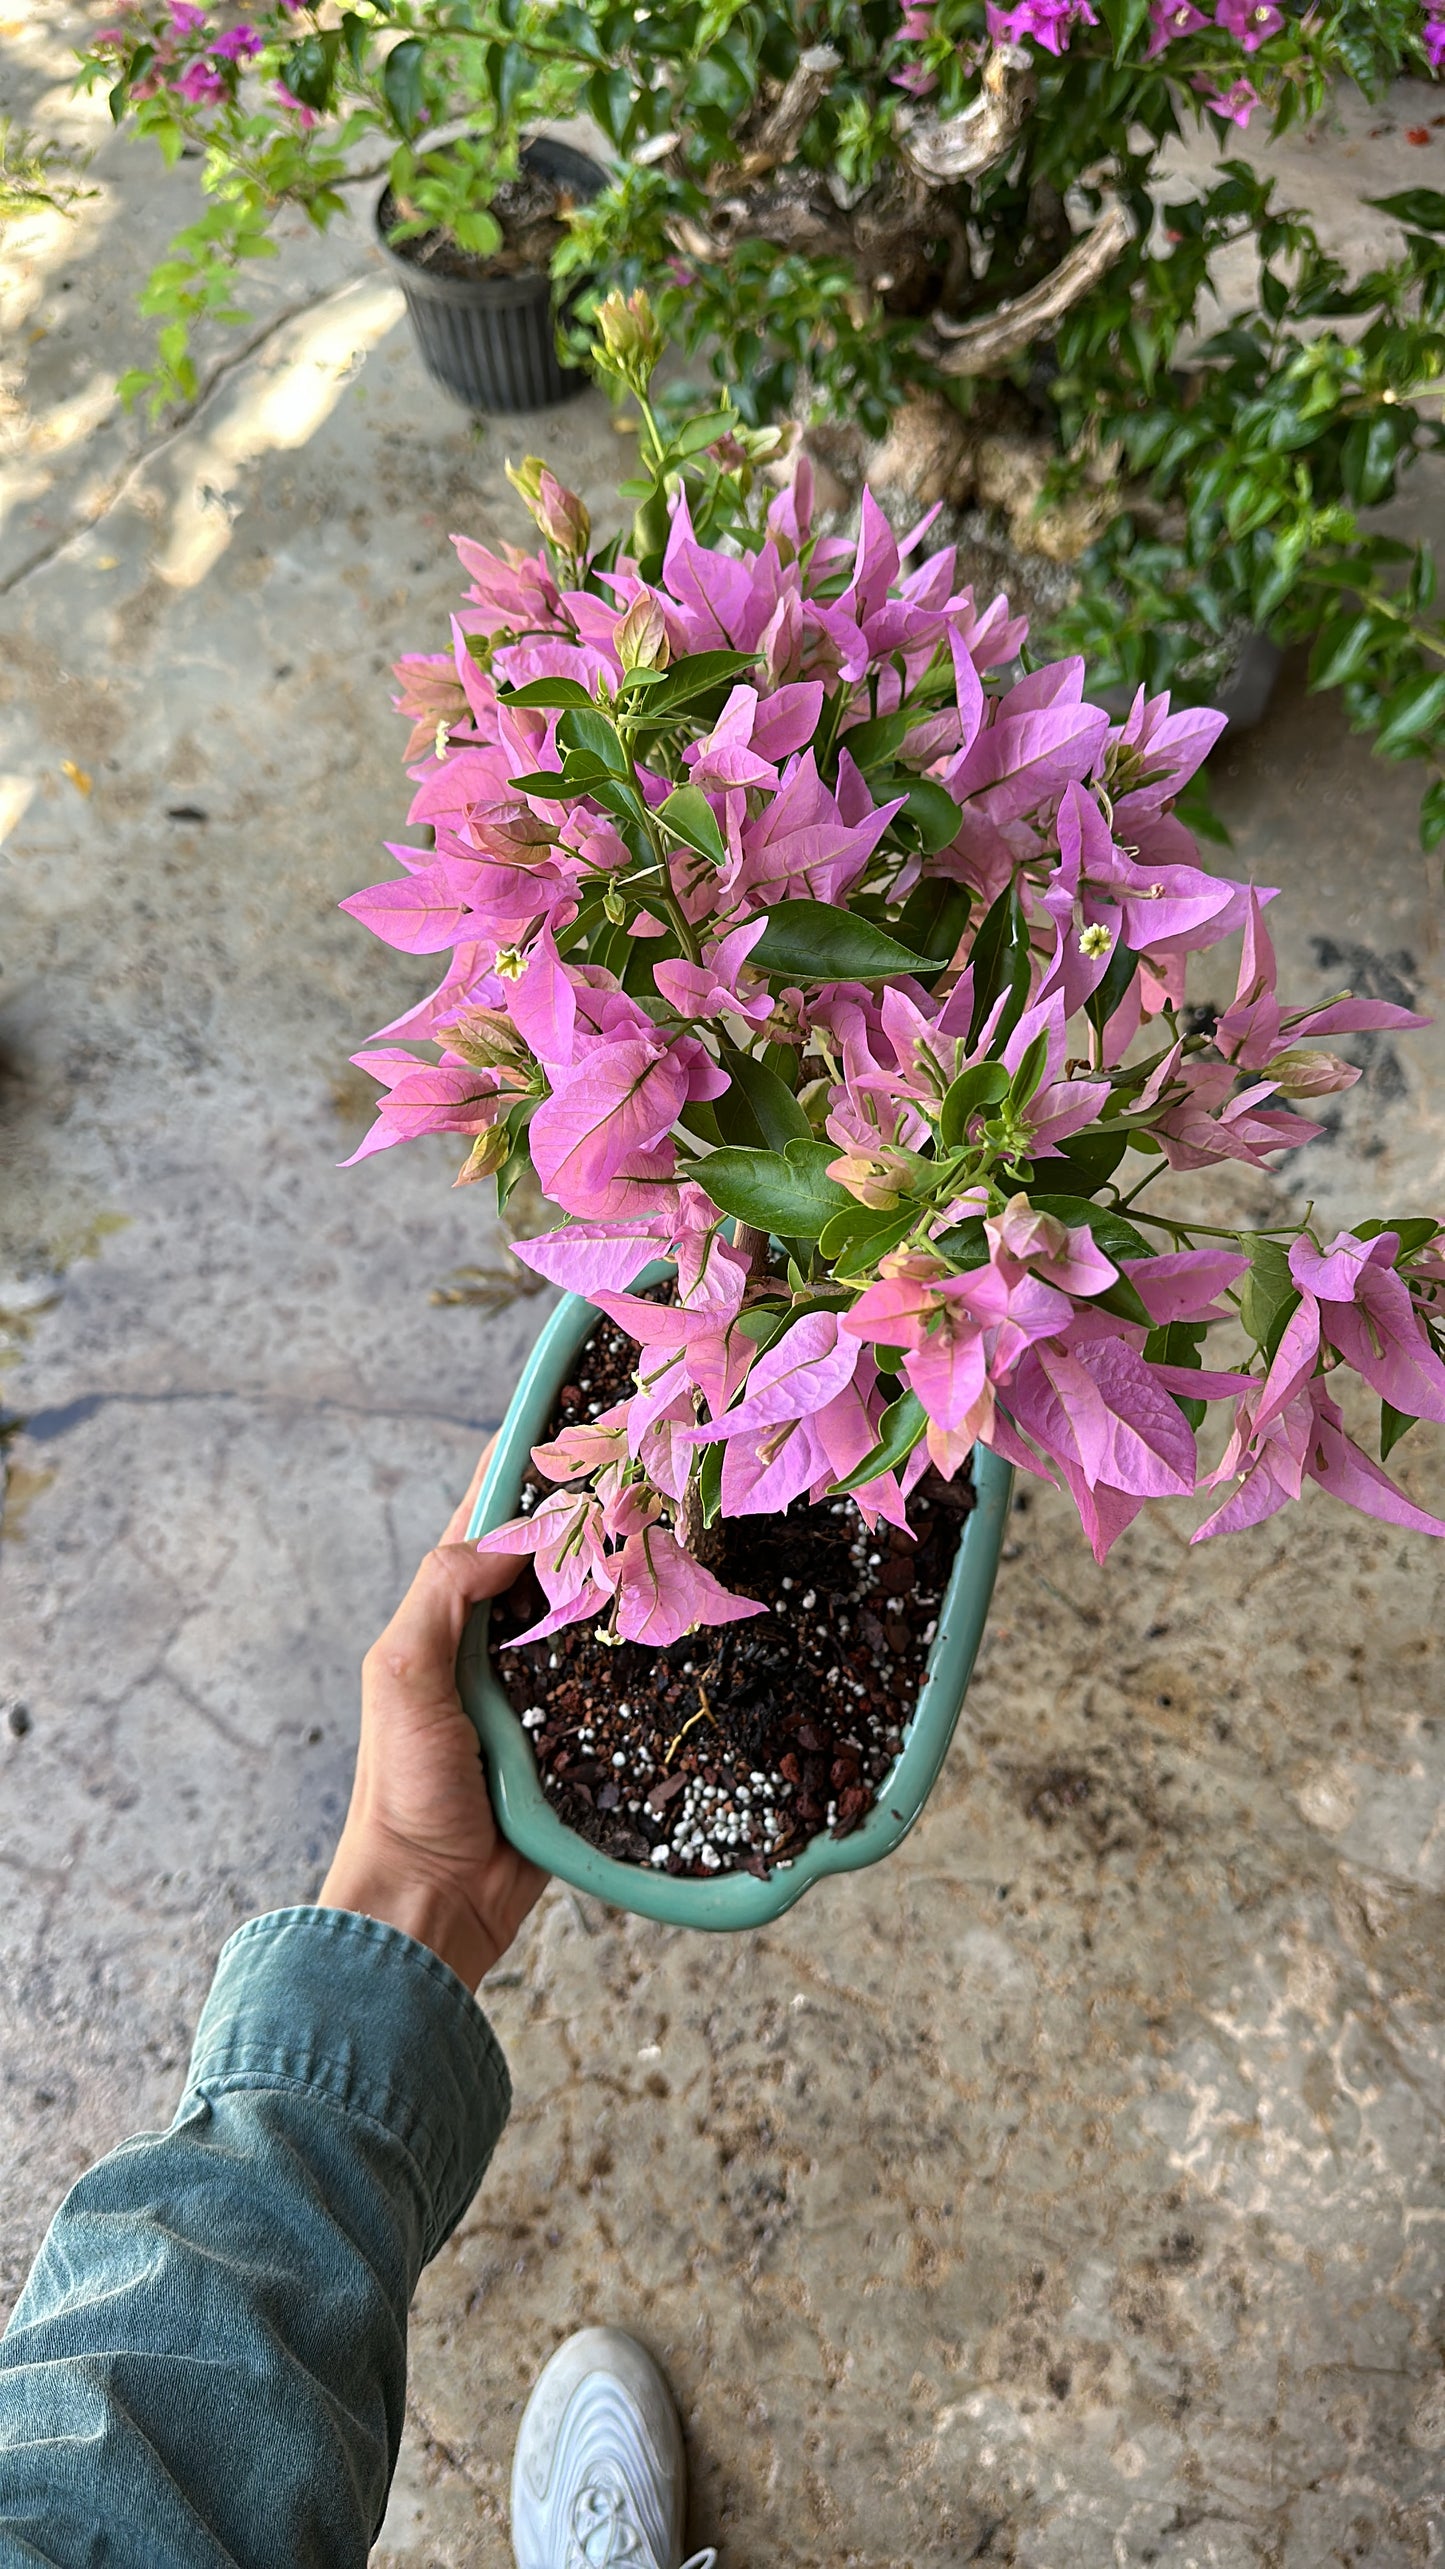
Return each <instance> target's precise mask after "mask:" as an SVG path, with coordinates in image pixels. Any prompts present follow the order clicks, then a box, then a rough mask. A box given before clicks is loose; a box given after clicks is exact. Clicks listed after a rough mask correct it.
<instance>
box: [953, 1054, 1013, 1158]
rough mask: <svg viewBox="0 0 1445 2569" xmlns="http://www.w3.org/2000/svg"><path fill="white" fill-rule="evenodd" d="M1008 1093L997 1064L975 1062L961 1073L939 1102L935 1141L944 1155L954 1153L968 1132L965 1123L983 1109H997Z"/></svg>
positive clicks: (1006, 1078)
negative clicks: (937, 1140)
mask: <svg viewBox="0 0 1445 2569" xmlns="http://www.w3.org/2000/svg"><path fill="white" fill-rule="evenodd" d="M1008 1093H1009V1075H1008V1072H1007V1071H1006V1070H1005V1068H1004V1066H1003V1063H1002V1062H999V1061H981V1062H975V1063H974V1064H973V1067H972V1069H970V1070H961V1071H960V1072H959V1074H958V1077H957V1079H956V1080H955V1081H954V1082H953V1085H952V1087H951V1088H950V1089H949V1091H948V1093H947V1095H946V1096H945V1098H944V1101H943V1108H942V1112H941V1113H940V1115H939V1119H938V1138H939V1140H940V1142H941V1143H942V1144H943V1147H944V1149H945V1150H946V1151H954V1150H957V1148H958V1146H959V1144H960V1142H961V1141H962V1140H963V1139H964V1136H965V1134H966V1133H967V1131H968V1119H969V1117H970V1116H971V1115H976V1114H977V1113H978V1111H979V1109H980V1107H983V1106H997V1105H999V1104H1000V1103H1001V1101H1002V1100H1003V1099H1004V1098H1005V1097H1007V1095H1008Z"/></svg>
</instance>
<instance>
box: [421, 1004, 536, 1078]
mask: <svg viewBox="0 0 1445 2569" xmlns="http://www.w3.org/2000/svg"><path fill="white" fill-rule="evenodd" d="M437 1041H438V1043H441V1044H445V1046H446V1048H447V1051H448V1052H452V1053H459V1054H460V1056H461V1058H462V1060H463V1061H464V1062H469V1063H470V1064H471V1067H472V1069H473V1070H500V1071H505V1072H510V1073H512V1074H513V1077H514V1079H515V1078H516V1077H518V1076H520V1075H522V1074H527V1073H530V1071H531V1069H532V1056H531V1054H530V1053H529V1052H528V1050H527V1047H526V1045H525V1044H524V1043H523V1041H522V1038H521V1036H520V1035H519V1034H518V1032H517V1029H516V1027H515V1026H514V1025H513V1023H512V1021H511V1018H510V1017H508V1016H507V1015H505V1014H504V1012H503V1011H502V1009H500V1008H468V1009H466V1010H464V1012H463V1014H462V1015H461V1016H460V1017H454V1018H452V1019H451V1020H450V1021H449V1022H447V1023H443V1024H442V1025H440V1026H438V1028H437Z"/></svg>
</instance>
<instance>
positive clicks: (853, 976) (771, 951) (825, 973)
mask: <svg viewBox="0 0 1445 2569" xmlns="http://www.w3.org/2000/svg"><path fill="white" fill-rule="evenodd" d="M767 915H768V924H767V926H766V928H765V929H764V930H763V933H762V936H761V937H760V938H759V940H758V942H757V944H756V945H755V946H754V948H753V950H752V953H751V954H750V955H749V957H748V961H749V963H751V964H755V965H756V966H757V968H758V969H759V970H760V971H762V972H770V973H775V974H777V975H778V976H779V977H780V978H781V979H783V980H785V981H893V980H896V979H897V978H898V977H899V975H900V974H903V973H918V972H942V971H943V969H944V965H945V963H946V962H947V961H948V958H947V957H946V956H945V957H944V958H943V959H942V960H940V959H939V958H938V957H937V956H932V957H930V956H928V955H919V954H914V953H912V952H911V951H910V949H909V948H908V947H907V946H905V945H900V944H899V942H898V940H897V938H896V937H890V936H887V935H885V933H884V931H883V929H882V928H875V927H874V926H873V924H872V922H871V920H868V919H860V918H859V917H858V916H857V915H856V913H855V912H853V911H851V910H844V909H836V908H834V907H833V905H832V904H831V903H830V902H827V901H776V902H774V904H773V907H772V908H771V909H770V910H769V912H768V914H767Z"/></svg>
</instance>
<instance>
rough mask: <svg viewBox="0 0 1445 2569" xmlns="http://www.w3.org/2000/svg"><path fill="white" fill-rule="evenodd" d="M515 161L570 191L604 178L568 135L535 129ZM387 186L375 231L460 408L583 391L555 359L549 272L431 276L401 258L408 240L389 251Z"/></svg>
mask: <svg viewBox="0 0 1445 2569" xmlns="http://www.w3.org/2000/svg"><path fill="white" fill-rule="evenodd" d="M522 165H523V167H524V168H525V169H527V170H530V171H532V172H533V173H534V174H535V175H536V176H537V177H539V178H549V179H555V180H556V181H558V182H559V184H561V185H562V186H565V187H567V188H570V189H571V191H572V193H573V194H574V195H576V196H584V197H585V196H595V195H596V194H597V193H598V191H599V189H601V188H602V187H604V186H605V185H606V183H607V173H606V171H605V170H604V169H603V168H602V167H601V165H600V163H599V162H597V161H594V160H590V159H589V158H588V156H587V154H586V153H585V152H577V151H573V150H572V148H571V146H570V145H569V144H567V143H554V142H551V141H550V140H548V139H547V138H546V137H545V136H543V135H538V136H536V137H535V138H534V139H533V140H532V141H531V142H529V143H524V144H523V146H522ZM392 219H393V211H392V202H391V190H390V188H389V187H384V188H383V189H382V192H381V195H380V197H379V198H378V200H377V206H376V237H377V239H378V240H379V242H380V243H381V247H382V249H383V251H384V252H385V254H386V257H387V258H388V259H389V260H390V262H391V265H392V267H393V268H394V270H395V272H396V278H397V283H398V284H399V285H400V287H401V290H402V293H403V294H404V295H405V296H406V308H407V312H408V315H409V317H410V320H411V326H412V329H413V331H414V332H415V334H416V343H417V349H418V351H419V353H420V356H421V361H422V364H423V365H424V366H425V368H426V370H427V373H428V374H429V375H430V376H431V378H432V380H433V382H434V383H439V384H441V385H443V386H444V387H445V389H446V390H447V391H448V392H449V393H451V394H452V395H453V396H454V397H455V399H456V400H457V401H460V402H463V403H464V404H465V405H466V407H467V409H468V410H485V411H511V410H546V409H548V408H549V407H550V406H551V405H552V404H554V403H556V402H561V401H571V400H573V399H574V398H575V396H576V395H577V394H578V393H581V392H585V391H586V389H587V386H588V384H589V383H590V381H591V377H590V376H589V375H588V373H587V372H586V370H585V368H583V367H581V366H564V365H563V364H562V362H561V360H560V358H559V357H558V355H557V332H556V323H555V320H554V318H553V310H552V280H551V276H550V274H549V273H548V271H547V270H546V269H545V268H522V269H519V270H517V271H516V272H514V273H513V274H512V275H509V276H487V275H485V274H483V275H478V276H474V277H468V276H461V277H458V276H445V275H440V274H433V273H432V271H431V270H430V269H428V268H426V267H423V266H421V265H419V264H418V262H417V260H416V258H415V256H414V255H413V256H410V257H409V256H408V252H409V251H411V250H412V248H413V244H412V243H410V242H405V241H404V242H402V243H401V244H400V245H399V246H398V247H397V248H395V249H393V247H392V245H391V243H390V242H389V241H388V239H387V237H386V235H387V228H388V225H389V223H390V222H391V220H392Z"/></svg>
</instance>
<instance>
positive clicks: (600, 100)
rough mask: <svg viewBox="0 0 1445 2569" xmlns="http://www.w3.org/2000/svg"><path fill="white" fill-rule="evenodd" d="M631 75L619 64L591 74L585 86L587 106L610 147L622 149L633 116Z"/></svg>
mask: <svg viewBox="0 0 1445 2569" xmlns="http://www.w3.org/2000/svg"><path fill="white" fill-rule="evenodd" d="M632 103H633V88H632V74H631V72H630V71H627V70H625V69H624V68H623V66H622V65H621V64H620V63H619V64H617V65H616V66H615V67H614V68H613V69H612V70H610V71H594V73H593V74H592V77H591V79H590V80H589V81H588V83H587V104H588V106H589V107H590V108H591V110H592V113H593V115H594V116H595V117H596V119H597V122H598V124H599V125H600V126H601V128H602V131H603V133H604V134H605V135H606V136H607V139H608V141H609V142H610V143H616V144H618V145H619V147H620V145H621V143H622V141H623V139H624V137H625V135H626V132H627V127H628V124H629V122H630V120H631V116H632Z"/></svg>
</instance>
